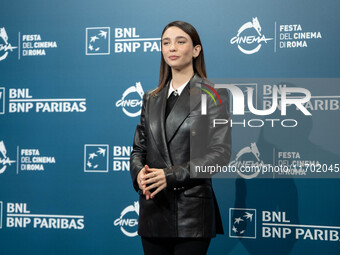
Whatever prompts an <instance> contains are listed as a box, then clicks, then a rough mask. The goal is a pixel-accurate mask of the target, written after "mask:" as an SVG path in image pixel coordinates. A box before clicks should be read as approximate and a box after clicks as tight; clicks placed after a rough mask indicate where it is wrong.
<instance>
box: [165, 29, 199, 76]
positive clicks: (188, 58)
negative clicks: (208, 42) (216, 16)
mask: <svg viewBox="0 0 340 255" xmlns="http://www.w3.org/2000/svg"><path fill="white" fill-rule="evenodd" d="M200 51H201V46H200V45H196V46H195V47H194V46H193V43H192V40H191V38H190V36H189V35H188V34H187V33H185V32H184V31H183V30H182V29H180V28H178V27H169V28H168V29H167V30H165V32H164V34H163V36H162V54H163V57H164V60H165V62H166V63H167V64H168V65H169V66H170V67H171V68H172V69H176V70H184V69H186V68H190V67H191V68H192V61H193V58H194V57H197V56H198V55H199V53H200Z"/></svg>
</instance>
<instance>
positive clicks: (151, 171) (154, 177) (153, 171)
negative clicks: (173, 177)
mask: <svg viewBox="0 0 340 255" xmlns="http://www.w3.org/2000/svg"><path fill="white" fill-rule="evenodd" d="M137 183H138V186H139V188H140V189H141V190H142V191H143V194H144V195H145V196H146V199H147V200H149V199H150V198H151V199H153V198H154V197H155V195H156V194H157V193H159V192H160V191H161V190H163V189H164V188H165V187H166V186H167V183H166V178H165V174H164V171H163V169H159V168H149V166H148V165H145V167H143V168H142V170H140V171H139V173H138V175H137ZM147 185H148V186H147ZM152 189H155V190H154V191H153V192H152V193H151V191H150V190H152Z"/></svg>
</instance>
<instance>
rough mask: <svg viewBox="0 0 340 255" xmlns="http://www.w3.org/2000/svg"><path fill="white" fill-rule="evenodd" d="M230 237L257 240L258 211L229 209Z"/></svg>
mask: <svg viewBox="0 0 340 255" xmlns="http://www.w3.org/2000/svg"><path fill="white" fill-rule="evenodd" d="M229 237H232V238H252V239H255V238H256V209H248V208H230V209H229Z"/></svg>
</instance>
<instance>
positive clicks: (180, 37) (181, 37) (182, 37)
mask: <svg viewBox="0 0 340 255" xmlns="http://www.w3.org/2000/svg"><path fill="white" fill-rule="evenodd" d="M175 39H186V40H188V38H186V37H184V36H176V38H175ZM164 40H170V38H169V37H165V38H163V39H162V41H164Z"/></svg>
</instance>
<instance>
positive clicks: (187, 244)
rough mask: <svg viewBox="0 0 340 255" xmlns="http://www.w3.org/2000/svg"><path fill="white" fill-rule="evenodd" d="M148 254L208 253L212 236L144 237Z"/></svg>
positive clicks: (182, 254) (197, 254)
mask: <svg viewBox="0 0 340 255" xmlns="http://www.w3.org/2000/svg"><path fill="white" fill-rule="evenodd" d="M142 244H143V250H144V254H146V255H191V254H193V255H206V254H207V251H208V247H209V244H210V238H148V237H142Z"/></svg>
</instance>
